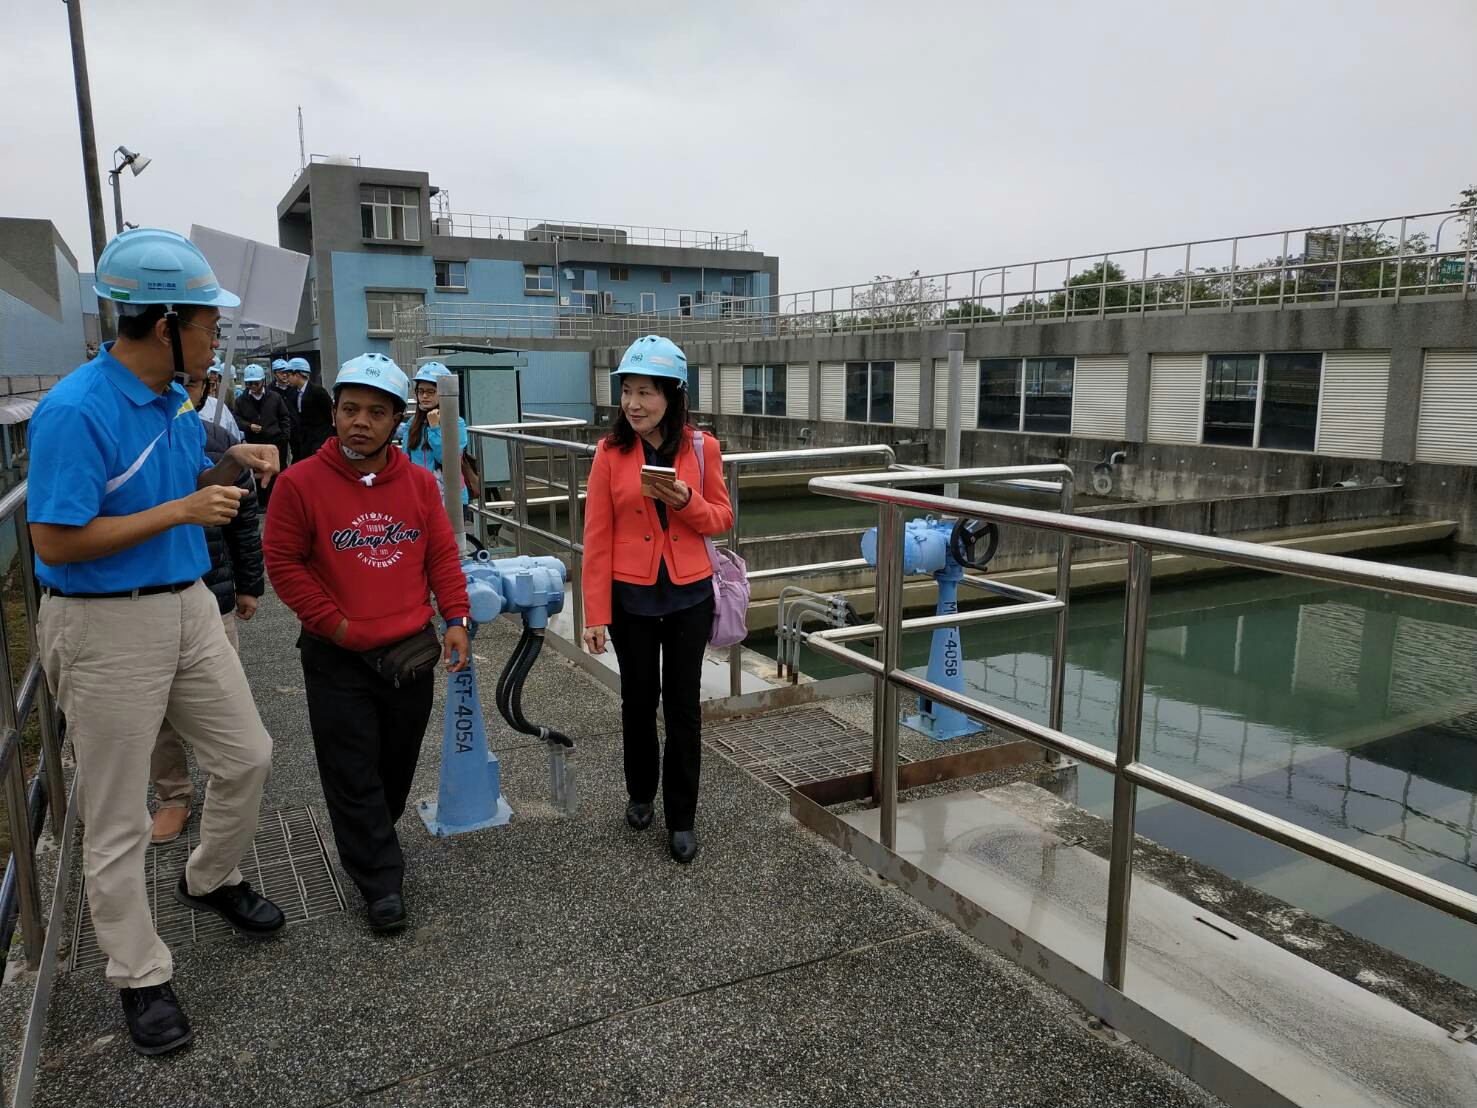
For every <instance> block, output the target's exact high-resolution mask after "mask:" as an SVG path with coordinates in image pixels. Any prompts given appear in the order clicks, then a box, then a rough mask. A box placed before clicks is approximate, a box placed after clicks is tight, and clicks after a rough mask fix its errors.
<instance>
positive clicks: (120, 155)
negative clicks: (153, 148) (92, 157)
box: [108, 146, 151, 235]
mask: <svg viewBox="0 0 1477 1108" xmlns="http://www.w3.org/2000/svg"><path fill="white" fill-rule="evenodd" d="M113 158H114V165H113V168H112V169H111V170H109V171H108V184H110V185H112V186H113V226H114V228H115V233H116V234H120V235H121V234H122V233H123V190H122V188H121V187H119V186H120V179H121V178H122V176H123V171H124V170H125V169H131V170H132V171H133V175H134V176H135V177H137V176H138V175H139V174H140V173H142V172H143V171H144V170H146V169H148V168H149V162H150V160H151V159H149V158H146V157H144V156H143V155H142V154H138V153H135V152H134V151H132V150H130V149H128V147H126V146H120V147H118V149H117V150H114V151H113Z"/></svg>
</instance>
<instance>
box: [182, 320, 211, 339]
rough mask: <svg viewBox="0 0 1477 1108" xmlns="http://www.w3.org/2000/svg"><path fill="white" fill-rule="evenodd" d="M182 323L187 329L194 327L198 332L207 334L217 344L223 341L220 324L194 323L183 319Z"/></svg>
mask: <svg viewBox="0 0 1477 1108" xmlns="http://www.w3.org/2000/svg"><path fill="white" fill-rule="evenodd" d="M180 323H181V324H183V325H184V326H186V327H193V328H195V330H197V331H204V332H205V333H206V334H208V335H210V336H211V338H213V339H214V340H215V341H216V342H220V341H221V325H220V324H219V323H215V324H209V323H195V322H194V321H192V320H188V319H182V320H180Z"/></svg>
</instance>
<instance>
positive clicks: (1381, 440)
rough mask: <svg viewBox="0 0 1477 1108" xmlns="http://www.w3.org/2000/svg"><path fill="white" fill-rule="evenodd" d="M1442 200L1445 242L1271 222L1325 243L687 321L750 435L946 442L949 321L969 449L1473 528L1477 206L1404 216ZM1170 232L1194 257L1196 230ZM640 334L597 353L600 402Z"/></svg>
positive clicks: (1194, 488)
mask: <svg viewBox="0 0 1477 1108" xmlns="http://www.w3.org/2000/svg"><path fill="white" fill-rule="evenodd" d="M1422 219H1427V220H1428V221H1431V222H1434V223H1435V225H1436V226H1437V227H1438V228H1439V226H1440V223H1441V222H1445V223H1447V224H1452V223H1455V224H1456V226H1455V227H1448V236H1447V238H1446V240H1445V241H1446V243H1447V249H1445V250H1444V251H1443V250H1440V249H1433V247H1432V245H1431V242H1432V239H1431V237H1430V236H1429V235H1428V236H1426V238H1425V239H1424V240H1422V241H1421V242H1420V243H1419V247H1420V248H1419V249H1418V250H1417V249H1414V248H1406V249H1404V250H1401V249H1398V248H1394V247H1392V248H1390V249H1389V250H1388V251H1387V252H1385V253H1381V254H1378V255H1375V254H1370V255H1369V256H1366V257H1358V256H1354V255H1355V251H1354V249H1353V247H1352V246H1349V245H1348V244H1349V243H1353V242H1355V241H1357V238H1356V233H1355V231H1354V227H1355V225H1349V226H1348V227H1347V228H1340V227H1339V226H1334V227H1333V228H1332V229H1331V230H1327V229H1325V230H1322V231H1318V232H1312V231H1308V232H1302V231H1299V232H1285V233H1284V232H1277V233H1276V234H1275V235H1272V236H1258V238H1271V239H1273V240H1280V241H1283V242H1287V241H1291V242H1292V243H1294V244H1297V243H1301V241H1302V238H1303V237H1304V236H1306V238H1307V240H1308V245H1307V246H1305V247H1303V249H1302V250H1301V251H1300V252H1299V253H1297V254H1291V253H1287V254H1284V255H1282V256H1279V258H1278V259H1277V261H1276V262H1275V263H1274V264H1270V265H1269V264H1266V263H1263V264H1260V265H1243V266H1241V267H1239V268H1237V269H1235V270H1234V272H1232V273H1227V272H1226V271H1225V269H1224V268H1221V267H1214V266H1207V267H1206V269H1207V270H1208V271H1210V272H1211V273H1213V274H1214V275H1213V276H1211V277H1205V276H1200V275H1199V272H1200V267H1194V268H1191V267H1184V268H1182V269H1180V271H1178V272H1174V273H1169V274H1153V275H1150V274H1152V268H1151V266H1152V264H1153V263H1152V262H1150V261H1148V260H1147V259H1148V256H1149V253H1150V252H1149V251H1148V250H1146V251H1144V252H1143V253H1144V255H1145V261H1144V263H1143V265H1142V270H1141V267H1140V265H1139V264H1137V260H1136V259H1135V264H1132V265H1125V266H1122V267H1121V269H1120V270H1119V273H1120V275H1119V276H1117V277H1112V276H1110V277H1108V278H1107V279H1104V280H1102V281H1092V282H1090V283H1081V282H1080V281H1068V282H1064V283H1061V284H1059V285H1057V286H1056V287H1055V288H1047V287H1038V288H1027V289H1024V290H1021V291H1013V292H1011V293H1006V294H999V295H998V296H997V295H996V294H994V293H991V294H989V295H982V294H981V293H980V291H979V290H981V289H983V288H985V287H987V286H989V287H993V285H994V282H995V280H996V278H997V277H998V276H999V275H1000V272H1001V271H999V270H980V271H974V272H973V273H966V274H963V275H957V274H953V275H941V276H940V277H939V278H933V279H929V278H925V279H923V280H922V282H921V284H922V285H923V286H926V287H927V288H928V290H929V292H928V295H926V296H924V297H919V298H914V299H911V300H910V299H902V300H896V299H893V300H889V302H888V304H887V305H886V306H885V307H883V308H881V309H879V308H878V306H877V300H878V297H877V295H876V293H875V292H863V293H862V298H861V299H862V303H861V304H860V305H859V304H858V303H856V302H855V301H854V300H852V299H851V297H852V296H854V295H855V290H842V291H843V292H844V293H845V295H842V296H838V295H836V293H837V290H820V291H817V292H805V293H787V294H786V295H785V297H783V298H782V300H783V303H782V306H781V310H780V311H779V313H778V314H775V313H773V312H772V311H770V310H766V313H765V314H764V315H762V316H761V315H760V313H759V312H758V311H755V312H753V313H750V312H748V310H747V306H746V305H738V306H736V310H735V311H734V313H733V314H732V316H731V317H730V318H728V319H724V320H719V321H713V322H708V321H680V320H673V321H671V323H670V326H669V328H668V330H669V331H670V332H671V334H672V337H673V338H675V339H676V340H677V341H678V342H679V343H681V344H682V345H683V347H684V349H685V350H686V353H687V356H688V360H689V363H690V364H692V365H695V366H697V367H699V368H698V369H697V376H699V377H700V378H701V379H702V381H703V386H702V391H701V394H700V396H699V399H698V403H697V404H696V406H695V407H696V409H697V411H699V412H700V413H702V415H701V416H700V418H701V419H703V420H704V421H705V422H709V423H711V424H712V425H713V426H714V427H715V428H716V430H717V432H718V434H719V435H720V436H721V437H722V438H723V440H724V442H725V443H732V444H735V445H737V446H739V447H740V448H753V449H782V448H785V447H790V446H800V445H810V446H822V445H834V444H842V443H859V442H879V441H882V442H891V443H894V444H900V445H902V446H903V447H904V450H903V454H906V455H908V456H907V458H906V460H908V461H925V460H927V461H934V462H937V461H941V460H942V458H943V436H944V429H945V426H946V422H947V418H948V414H949V397H948V392H947V386H948V377H947V373H948V350H947V339H946V336H947V333H948V332H949V331H962V332H964V335H965V349H964V359H965V360H964V375H963V382H962V384H963V388H962V390H961V395H960V397H959V406H960V422H961V425H962V428H963V434H962V448H961V455H962V460H963V463H964V464H966V465H977V466H978V465H1006V464H1023V463H1028V462H1056V461H1063V460H1065V461H1067V462H1069V463H1070V464H1072V465H1073V466H1074V468H1076V469H1077V472H1078V475H1079V478H1078V479H1079V482H1080V483H1081V485H1082V487H1083V491H1092V484H1091V482H1092V481H1093V478H1094V477H1096V478H1097V479H1098V481H1097V483H1098V486H1099V489H1098V491H1099V492H1100V493H1101V494H1103V495H1110V496H1114V497H1125V498H1128V499H1134V500H1143V501H1159V500H1172V499H1180V498H1195V497H1215V496H1226V495H1234V494H1238V493H1261V492H1278V491H1286V490H1292V489H1305V488H1313V487H1318V486H1321V485H1330V484H1333V483H1334V482H1337V481H1343V480H1353V481H1359V482H1363V483H1366V484H1367V483H1369V482H1372V481H1376V480H1380V481H1388V482H1392V483H1402V484H1404V486H1405V489H1406V503H1407V504H1408V505H1411V506H1413V507H1415V508H1416V509H1417V510H1422V511H1430V512H1438V513H1440V514H1442V515H1445V516H1447V517H1448V518H1454V519H1459V520H1461V521H1462V524H1463V530H1462V535H1463V538H1464V539H1465V540H1468V541H1470V540H1471V537H1472V536H1473V535H1477V530H1473V528H1477V468H1474V467H1477V264H1474V256H1473V251H1474V247H1477V235H1474V234H1473V225H1474V223H1477V218H1474V214H1473V211H1472V210H1466V211H1462V212H1451V211H1447V212H1444V213H1430V214H1429V215H1428V216H1408V217H1396V218H1395V219H1394V220H1392V221H1386V222H1387V223H1389V224H1390V225H1391V226H1401V225H1402V223H1404V224H1408V225H1410V226H1415V225H1417V224H1418V222H1419V221H1420V220H1422ZM1361 226H1367V225H1361ZM1463 226H1465V228H1466V231H1465V233H1460V232H1461V228H1462V227H1463ZM1453 231H1455V232H1458V233H1452V232H1453ZM1294 236H1296V237H1294ZM1329 238H1332V239H1333V240H1335V241H1337V240H1339V239H1343V240H1344V241H1345V246H1344V247H1342V248H1341V249H1343V250H1344V257H1343V260H1342V261H1335V262H1328V261H1326V260H1325V259H1323V258H1321V257H1319V256H1316V251H1315V249H1314V246H1315V244H1319V243H1322V242H1323V241H1324V240H1327V239H1329ZM1410 238H1412V239H1413V238H1414V236H1413V235H1411V236H1410ZM1222 241H1223V244H1224V245H1225V247H1226V249H1225V253H1227V254H1229V256H1230V257H1231V259H1232V264H1233V265H1234V264H1235V263H1234V259H1235V257H1236V249H1237V246H1238V245H1239V246H1240V248H1241V254H1240V256H1241V257H1242V259H1245V258H1247V257H1248V256H1253V257H1254V256H1255V255H1249V252H1248V249H1247V247H1246V245H1245V240H1232V239H1228V240H1222ZM1434 241H1435V242H1436V243H1439V242H1440V241H1441V239H1440V237H1439V235H1438V236H1437V237H1436V238H1435V240H1434ZM1195 245H1196V246H1197V248H1205V247H1206V246H1209V245H1215V244H1195ZM1295 248H1296V246H1294V247H1290V248H1289V250H1290V249H1295ZM1157 249H1159V250H1161V251H1164V252H1166V253H1169V254H1171V255H1173V254H1176V253H1177V255H1178V256H1179V257H1180V258H1184V257H1185V251H1186V247H1185V246H1184V245H1180V246H1176V247H1165V248H1157ZM1128 253H1129V255H1130V256H1132V255H1133V254H1134V253H1135V252H1128ZM1095 257H1096V259H1102V257H1103V256H1102V255H1096V256H1095ZM1088 261H1089V263H1092V262H1094V258H1093V257H1089V259H1088ZM1046 264H1047V263H1044V262H1043V263H1039V265H1040V266H1041V267H1042V268H1043V269H1044V267H1045V266H1046ZM1033 268H1035V266H1033V264H1032V263H1027V264H1026V265H1025V266H1023V267H1022V266H1017V267H1011V269H1012V270H1024V271H1025V272H1026V273H1027V274H1029V273H1031V271H1032V270H1033ZM1121 270H1127V271H1128V272H1130V273H1138V272H1142V273H1143V274H1144V276H1140V277H1133V278H1129V277H1125V276H1121ZM1186 270H1188V272H1189V275H1188V276H1187V275H1186ZM1098 272H1099V273H1107V272H1110V271H1108V270H1105V269H1104V270H1098ZM1000 280H1001V283H1003V282H1004V280H1005V278H1003V277H1001V278H1000ZM951 282H953V287H952V289H951V288H950V283H951ZM865 288H866V287H865V286H858V289H863V290H865ZM961 288H962V289H964V290H966V291H965V292H964V293H963V294H962V295H961V293H960V292H959V291H958V290H960V289H961ZM828 296H829V299H828ZM823 306H824V307H823ZM622 337H623V336H612V339H611V341H610V342H609V343H608V344H606V345H605V346H603V347H602V348H601V349H600V350H599V351H598V352H597V354H596V358H595V367H594V369H593V372H592V379H591V394H592V396H594V397H595V398H596V405H597V409H599V410H600V412H601V418H606V419H608V418H609V416H610V415H611V414H612V413H611V410H610V409H609V408H608V407H607V405H608V404H609V403H610V385H609V381H610V378H609V370H610V369H611V368H612V367H613V366H614V365H615V364H616V362H617V361H618V359H619V356H620V349H621V347H620V339H621V338H622ZM1097 467H1101V468H1100V469H1099V472H1098V473H1096V474H1095V473H1094V469H1095V468H1097Z"/></svg>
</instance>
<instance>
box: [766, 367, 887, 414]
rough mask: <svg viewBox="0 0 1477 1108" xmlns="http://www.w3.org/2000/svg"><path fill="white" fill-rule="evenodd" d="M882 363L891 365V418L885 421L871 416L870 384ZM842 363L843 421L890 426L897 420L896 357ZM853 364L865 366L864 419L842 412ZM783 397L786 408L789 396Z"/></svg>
mask: <svg viewBox="0 0 1477 1108" xmlns="http://www.w3.org/2000/svg"><path fill="white" fill-rule="evenodd" d="M884 363H885V364H887V365H890V366H891V367H892V418H891V419H889V420H887V421H886V422H880V421H878V420H874V419H873V418H872V385H873V382H874V378H875V377H876V372H877V370H876V367H877V366H879V365H882V364H884ZM842 364H843V365H844V367H845V368H844V369H843V370H842V373H841V410H842V413H843V416H842V418H843V420H844V421H845V422H847V423H871V424H875V425H876V426H879V427H890V426H892V424H893V423H894V422H895V421H896V420H897V359H896V358H851V359H849V360H847V361H846V362H844V363H842ZM853 365H865V366H866V367H867V418H866V419H861V420H856V419H850V418H848V417H846V416H845V414H844V413H845V411H846V401H847V399H848V390H847V385H848V380H849V378H850V376H851V367H852V366H853ZM785 388H786V392H787V393H788V391H789V375H788V373H787V374H786V376H785ZM785 399H786V404H785V407H786V408H788V407H789V403H788V400H789V397H788V396H786V398H785Z"/></svg>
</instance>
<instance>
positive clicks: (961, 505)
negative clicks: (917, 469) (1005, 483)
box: [810, 467, 1477, 606]
mask: <svg viewBox="0 0 1477 1108" xmlns="http://www.w3.org/2000/svg"><path fill="white" fill-rule="evenodd" d="M1026 468H1030V467H1026ZM1041 468H1057V467H1041ZM1061 468H1066V467H1061ZM990 472H991V471H989V470H983V469H981V470H958V471H956V472H954V473H947V472H946V473H943V474H940V475H937V476H942V477H944V478H951V477H957V478H958V479H960V480H961V481H962V480H967V479H969V478H972V477H978V476H988V475H989V474H990ZM910 480H911V481H914V483H916V478H915V477H914V475H910V474H893V473H884V474H862V475H854V476H845V477H813V478H811V481H810V488H811V490H812V491H814V492H818V493H821V494H822V495H826V496H835V497H838V498H840V499H843V500H860V501H864V502H867V503H874V504H893V505H896V506H898V507H902V508H916V509H921V510H924V511H935V512H941V513H945V514H948V515H961V516H969V517H972V518H981V519H991V520H995V521H997V522H999V523H1010V524H1015V525H1017V526H1021V527H1029V528H1033V529H1036V530H1042V531H1050V532H1056V533H1066V534H1070V535H1072V536H1073V537H1074V538H1083V539H1091V540H1093V541H1096V542H1108V543H1121V544H1128V543H1142V544H1144V545H1145V546H1148V547H1150V548H1151V549H1153V550H1154V551H1155V552H1156V553H1173V554H1187V555H1190V556H1192V557H1204V558H1209V559H1211V560H1212V561H1217V562H1223V563H1225V564H1227V565H1234V566H1240V567H1242V568H1245V569H1257V570H1265V571H1267V572H1270V573H1285V574H1289V575H1291V576H1294V577H1307V578H1310V579H1312V580H1317V581H1328V582H1332V583H1335V584H1343V585H1355V586H1358V587H1359V588H1366V589H1377V590H1380V591H1388V592H1395V593H1400V594H1402V595H1406V596H1420V597H1424V598H1426V599H1428V600H1445V601H1451V602H1453V603H1457V604H1467V605H1473V606H1477V579H1474V578H1468V577H1459V576H1457V575H1455V574H1450V573H1437V572H1434V571H1432V570H1423V569H1411V568H1409V567H1406V566H1396V565H1378V566H1374V563H1369V562H1360V561H1356V560H1355V559H1352V558H1341V557H1337V556H1335V555H1330V554H1316V553H1312V552H1310V551H1305V550H1289V549H1285V548H1282V547H1275V546H1260V545H1258V544H1256V543H1249V542H1240V541H1238V540H1235V539H1223V538H1216V537H1212V536H1206V535H1192V534H1189V533H1188V532H1183V531H1169V530H1165V529H1163V528H1158V527H1144V526H1140V525H1138V524H1132V523H1117V522H1112V521H1108V520H1100V519H1094V518H1092V517H1090V516H1070V517H1068V516H1063V515H1061V514H1059V513H1057V512H1043V511H1038V510H1036V509H1032V508H1019V507H1016V506H1014V505H1005V504H987V503H982V502H979V501H972V500H957V499H951V498H949V497H943V496H934V495H932V494H929V493H920V492H904V491H901V490H897V489H887V488H878V487H877V486H879V485H885V484H887V483H889V482H906V481H910ZM1371 566H1374V568H1371Z"/></svg>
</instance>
